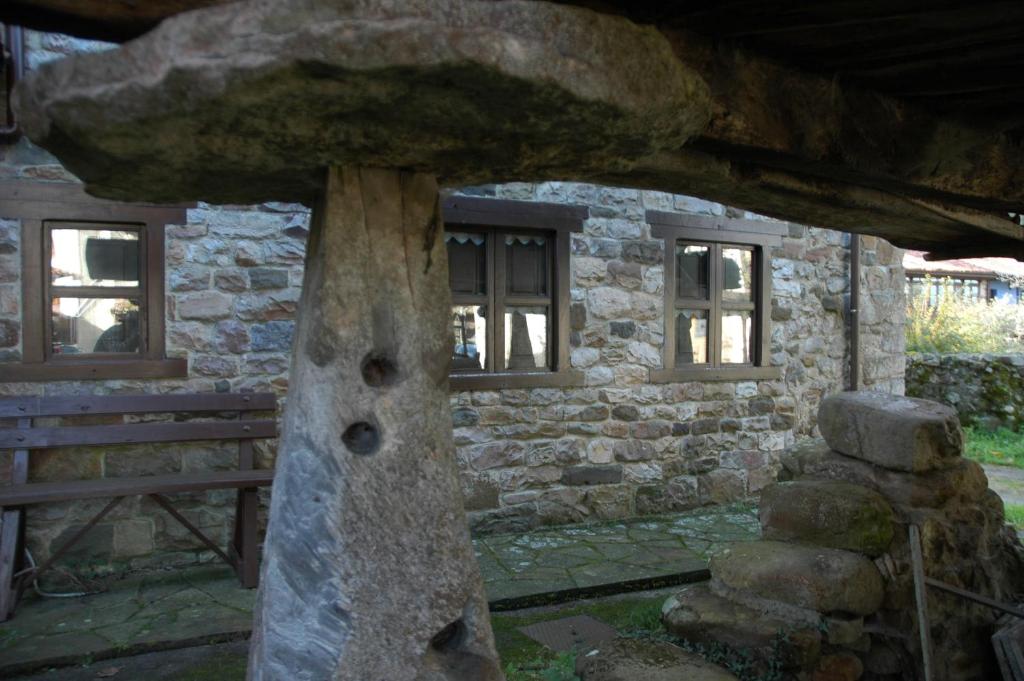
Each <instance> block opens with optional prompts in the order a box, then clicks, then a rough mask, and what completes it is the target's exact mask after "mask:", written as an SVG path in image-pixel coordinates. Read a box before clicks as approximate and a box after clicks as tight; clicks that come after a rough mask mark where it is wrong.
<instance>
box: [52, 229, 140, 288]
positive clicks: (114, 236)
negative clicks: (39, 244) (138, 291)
mask: <svg viewBox="0 0 1024 681" xmlns="http://www.w3.org/2000/svg"><path fill="white" fill-rule="evenodd" d="M50 282H51V283H52V284H53V285H54V286H138V285H139V233H138V232H136V231H124V230H116V229H53V230H50Z"/></svg>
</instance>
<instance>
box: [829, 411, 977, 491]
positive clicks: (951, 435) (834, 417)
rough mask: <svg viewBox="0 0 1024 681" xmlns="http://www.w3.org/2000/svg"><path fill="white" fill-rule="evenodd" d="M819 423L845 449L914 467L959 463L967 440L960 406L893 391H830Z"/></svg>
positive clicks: (909, 469)
mask: <svg viewBox="0 0 1024 681" xmlns="http://www.w3.org/2000/svg"><path fill="white" fill-rule="evenodd" d="M818 429H819V430H820V431H821V435H822V437H824V438H825V441H826V442H827V443H828V444H829V446H830V447H832V449H834V450H836V451H838V452H840V453H842V454H846V455H847V456H852V457H854V458H857V459H862V460H864V461H868V462H870V463H873V464H875V465H878V466H883V467H885V468H889V469H892V470H897V471H907V472H911V473H920V472H923V471H929V470H934V469H936V468H947V467H949V466H952V465H955V463H956V460H957V457H959V456H960V454H961V453H962V452H963V446H964V436H963V431H962V430H960V421H959V419H958V418H957V415H956V411H954V410H953V409H951V408H950V407H947V406H945V405H942V404H939V403H938V402H929V401H928V400H919V399H915V398H912V397H901V396H899V395H890V394H888V393H879V392H870V391H865V392H847V393H839V394H838V395H831V396H829V397H826V398H825V399H823V400H822V401H821V405H820V406H819V407H818Z"/></svg>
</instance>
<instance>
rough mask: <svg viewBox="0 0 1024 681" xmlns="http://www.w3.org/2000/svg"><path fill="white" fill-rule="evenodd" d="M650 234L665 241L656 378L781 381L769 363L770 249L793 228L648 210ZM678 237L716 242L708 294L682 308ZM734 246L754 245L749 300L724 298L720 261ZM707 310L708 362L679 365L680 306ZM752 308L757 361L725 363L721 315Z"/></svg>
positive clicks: (652, 375)
mask: <svg viewBox="0 0 1024 681" xmlns="http://www.w3.org/2000/svg"><path fill="white" fill-rule="evenodd" d="M647 222H648V223H649V224H650V225H651V234H652V235H653V236H654V237H655V238H658V239H662V240H663V242H664V253H665V259H664V272H665V274H664V291H665V294H664V324H665V328H664V344H663V346H662V355H661V356H662V367H661V368H660V369H652V370H651V372H650V380H651V382H652V383H678V382H686V381H743V380H776V379H779V378H781V377H782V370H781V369H780V368H779V367H774V366H770V365H769V359H770V355H771V353H770V350H769V342H770V339H771V315H770V309H771V285H772V278H771V249H772V248H776V247H779V246H781V245H782V237H783V235H785V234H787V233H788V229H789V228H788V225H787V224H785V223H773V222H758V221H753V220H739V219H734V218H724V217H723V218H719V217H709V216H692V215H680V214H678V213H666V212H662V211H647ZM679 242H683V243H689V244H693V245H701V246H704V245H707V246H710V247H711V249H710V250H711V253H710V257H711V262H712V265H711V268H710V271H709V276H710V277H711V281H710V282H709V284H710V291H709V297H708V300H707V301H704V302H703V304H701V305H697V306H695V305H691V301H687V302H686V304H685V305H684V306H683V307H682V308H681V307H679V306H678V305H677V303H676V244H677V243H679ZM729 246H738V247H741V248H752V249H753V253H754V255H753V258H752V261H753V269H754V277H753V279H754V295H753V305H751V304H750V303H735V304H733V303H723V301H722V290H723V284H724V282H723V280H722V277H723V271H724V268H723V267H722V266H721V264H720V263H719V262H718V260H720V259H721V257H722V249H723V248H728V247H729ZM683 308H685V309H706V310H707V311H708V327H709V331H708V359H709V360H710V361H709V362H708V364H703V365H701V364H695V365H690V364H688V365H685V366H677V365H676V356H675V353H676V324H675V320H676V312H677V311H678V310H679V309H683ZM751 308H752V309H753V311H754V316H755V323H754V342H753V362H751V363H749V364H725V365H723V364H721V348H720V347H719V346H720V343H719V340H720V338H721V316H722V312H723V310H732V309H737V310H738V309H751Z"/></svg>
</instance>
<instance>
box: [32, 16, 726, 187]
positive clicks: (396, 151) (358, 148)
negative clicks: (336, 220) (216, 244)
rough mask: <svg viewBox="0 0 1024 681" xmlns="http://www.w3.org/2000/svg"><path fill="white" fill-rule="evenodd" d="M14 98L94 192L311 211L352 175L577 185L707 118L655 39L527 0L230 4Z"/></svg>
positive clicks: (52, 75) (623, 22)
mask: <svg viewBox="0 0 1024 681" xmlns="http://www.w3.org/2000/svg"><path fill="white" fill-rule="evenodd" d="M17 100H18V101H17V107H18V110H19V116H18V120H19V122H20V123H21V124H22V126H23V127H24V129H25V132H26V134H28V135H29V136H30V137H31V138H32V140H33V141H35V142H37V143H38V144H40V145H41V146H43V147H45V148H47V149H49V150H50V151H52V152H54V153H55V154H57V155H58V156H59V157H60V159H61V162H62V163H63V164H64V165H65V166H66V167H67V168H68V169H69V170H71V171H72V172H73V173H75V175H77V176H78V177H80V178H81V179H82V180H84V181H85V182H86V184H87V185H88V190H89V191H90V192H91V193H94V194H96V195H99V196H105V197H109V198H115V199H124V200H135V201H138V200H151V201H177V200H186V199H187V200H192V199H197V198H199V199H202V200H206V201H212V202H217V203H250V202H256V201H265V200H268V199H280V200H303V201H305V200H309V199H310V198H311V197H312V196H314V195H315V194H316V193H317V191H318V190H319V189H320V188H322V185H323V175H324V172H323V169H324V168H326V167H328V166H342V165H358V166H364V167H380V168H403V169H406V170H412V171H421V172H430V173H433V174H435V175H436V176H437V177H438V179H439V180H440V181H441V183H442V184H459V185H465V184H473V183H479V182H484V181H487V182H492V181H501V180H511V179H515V180H528V179H530V180H538V179H568V178H580V179H583V178H586V177H588V176H589V175H593V174H596V173H598V172H602V173H607V172H614V171H616V170H619V171H627V170H629V169H630V168H631V167H632V166H633V165H634V164H635V163H636V162H637V161H638V160H640V159H642V158H644V157H646V156H648V155H649V154H652V153H656V152H658V151H660V150H667V149H676V148H678V147H679V146H681V145H682V144H683V143H684V142H685V141H686V140H687V139H688V138H689V137H691V136H693V135H694V134H696V133H697V132H699V131H700V130H702V129H703V128H704V126H705V124H706V123H707V121H708V120H709V119H710V116H711V110H710V109H711V104H710V94H709V90H708V86H707V84H706V83H705V81H704V80H703V78H702V77H701V76H699V75H697V73H696V71H694V70H693V69H691V68H690V67H687V66H685V65H684V64H683V63H682V62H681V61H680V60H679V59H678V58H676V56H675V54H674V53H673V50H672V47H671V45H670V44H669V42H668V40H667V39H666V38H665V37H664V36H663V35H662V34H661V33H660V32H659V31H657V30H656V29H655V28H653V27H650V26H638V25H636V24H634V23H632V22H630V21H629V20H627V19H625V18H623V17H616V16H610V15H606V14H600V13H597V12H593V11H590V10H586V9H582V8H579V7H569V6H565V5H557V4H553V3H538V2H524V1H520V0H508V1H506V2H500V3H496V2H485V1H478V0H419V1H418V2H414V3H413V2H406V1H405V0H376V1H375V2H356V1H354V0H348V1H343V0H338V1H334V2H319V1H316V0H252V1H250V2H244V3H230V4H227V5H224V6H220V7H213V8H209V9H206V10H203V11H201V12H188V13H184V14H179V15H177V16H175V17H172V18H170V19H168V20H166V21H164V22H163V23H161V24H160V25H159V26H158V27H157V28H155V29H154V30H153V31H151V32H150V33H148V34H147V35H145V36H143V37H142V38H140V39H138V40H135V41H132V42H130V43H127V44H125V45H124V46H122V47H121V48H120V49H119V50H114V51H110V52H105V53H98V54H83V55H77V56H75V57H73V58H68V59H62V60H59V61H57V62H51V63H48V64H45V65H43V66H42V67H40V68H39V70H38V71H37V72H36V73H34V74H32V75H31V76H30V77H29V78H28V79H27V81H26V83H25V87H21V88H19V91H18V95H17Z"/></svg>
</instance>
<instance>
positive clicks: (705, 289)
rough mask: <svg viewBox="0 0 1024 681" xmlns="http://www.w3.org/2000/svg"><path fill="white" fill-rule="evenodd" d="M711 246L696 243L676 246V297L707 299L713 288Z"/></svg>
mask: <svg viewBox="0 0 1024 681" xmlns="http://www.w3.org/2000/svg"><path fill="white" fill-rule="evenodd" d="M710 259H711V248H710V247H709V246H697V245H694V244H679V245H677V246H676V280H677V283H676V297H677V298H680V299H683V300H686V299H690V300H707V299H708V295H709V292H710V290H711V271H710V268H709V265H710Z"/></svg>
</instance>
